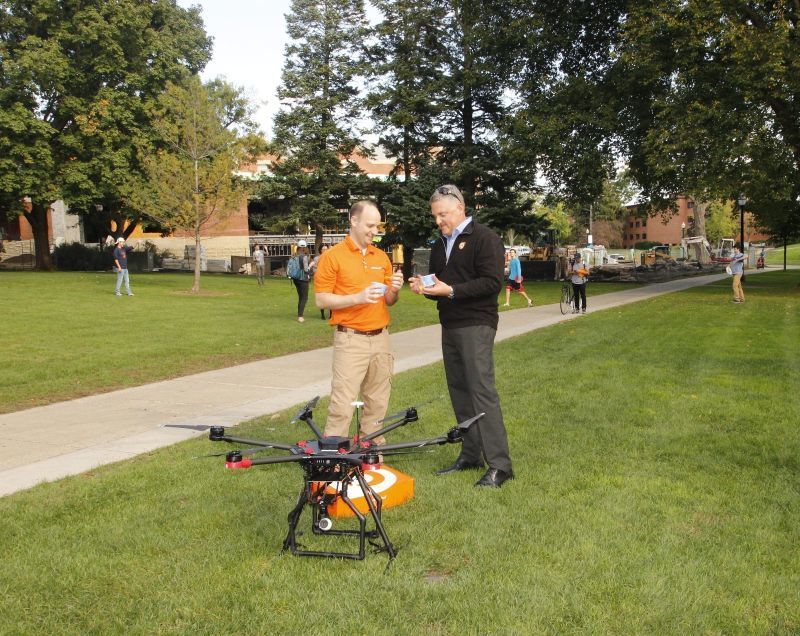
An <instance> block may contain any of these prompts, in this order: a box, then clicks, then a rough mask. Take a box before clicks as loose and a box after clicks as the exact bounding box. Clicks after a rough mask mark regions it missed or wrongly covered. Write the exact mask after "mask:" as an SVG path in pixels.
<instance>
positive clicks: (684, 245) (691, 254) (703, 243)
mask: <svg viewBox="0 0 800 636" xmlns="http://www.w3.org/2000/svg"><path fill="white" fill-rule="evenodd" d="M681 251H682V252H683V256H684V258H685V259H686V260H687V261H697V262H698V263H701V264H703V265H706V264H708V263H710V262H711V261H712V260H713V252H712V250H711V244H710V243H709V242H708V241H707V240H706V238H705V237H704V236H687V237H684V238H682V239H681Z"/></svg>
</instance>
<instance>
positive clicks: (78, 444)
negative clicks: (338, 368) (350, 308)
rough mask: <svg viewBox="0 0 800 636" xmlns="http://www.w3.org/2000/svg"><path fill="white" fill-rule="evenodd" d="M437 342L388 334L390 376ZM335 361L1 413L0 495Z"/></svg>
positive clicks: (218, 414) (538, 316)
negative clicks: (392, 356) (392, 366)
mask: <svg viewBox="0 0 800 636" xmlns="http://www.w3.org/2000/svg"><path fill="white" fill-rule="evenodd" d="M750 273H751V272H750V271H748V275H750ZM725 278H726V276H725V275H724V274H716V275H709V276H698V277H695V278H686V279H681V280H675V281H670V282H667V283H658V284H654V285H649V286H646V287H638V288H635V289H629V290H625V291H620V292H614V293H609V294H602V295H600V296H593V297H592V298H591V301H590V302H591V304H590V308H589V309H590V312H591V313H594V312H596V311H601V310H604V309H609V308H611V307H617V306H619V305H626V304H629V303H633V302H637V301H640V300H644V299H647V298H653V297H655V296H660V295H662V294H668V293H671V292H674V291H679V290H683V289H688V288H690V287H696V286H698V285H706V284H708V283H712V282H715V281H719V280H722V279H725ZM577 318H580V317H579V316H576V315H572V314H567V315H566V316H562V315H561V312H560V310H559V306H558V304H553V305H543V306H536V307H533V308H532V309H528V308H524V309H517V310H512V311H506V312H503V313H501V314H500V325H499V327H498V331H497V340H498V341H499V340H505V339H506V338H512V337H514V336H518V335H520V334H524V333H527V332H529V331H533V330H534V329H540V328H542V327H547V326H549V325H553V324H556V323H558V322H562V321H565V320H573V319H577ZM439 337H440V329H439V325H438V324H436V325H432V326H428V327H421V328H419V329H413V330H410V331H404V332H400V333H397V334H393V335H392V348H393V350H394V352H395V371H396V372H397V373H399V372H401V371H407V370H408V369H413V368H416V367H420V366H424V365H426V364H430V363H432V362H436V361H438V360H440V359H441V347H440V340H439ZM331 361H332V349H331V348H330V347H328V348H326V349H317V350H315V351H305V352H302V353H295V354H292V355H288V356H283V357H280V358H271V359H269V360H262V361H259V362H250V363H248V364H242V365H239V366H235V367H229V368H227V369H219V370H217V371H208V372H205V373H198V374H196V375H190V376H186V377H182V378H177V379H175V380H166V381H163V382H155V383H153V384H147V385H144V386H139V387H135V388H130V389H123V390H120V391H113V392H111V393H104V394H101V395H93V396H90V397H85V398H80V399H77V400H70V401H68V402H59V403H57V404H51V405H48V406H42V407H37V408H33V409H28V410H25V411H18V412H16V413H8V414H6V415H0V496H3V495H8V494H11V493H14V492H17V491H19V490H24V489H25V488H30V487H31V486H34V485H36V484H37V483H40V482H42V481H52V480H55V479H60V478H61V477H66V476H67V475H75V474H78V473H81V472H84V471H87V470H89V469H91V468H94V467H96V466H99V465H101V464H107V463H111V462H115V461H120V460H123V459H129V458H131V457H134V456H136V455H138V454H140V453H145V452H148V451H151V450H153V449H156V448H160V447H162V446H168V445H170V444H174V443H176V442H179V441H181V440H184V439H188V438H190V437H194V436H197V435H200V434H201V433H199V432H197V431H193V430H188V429H181V428H164V425H165V424H214V425H219V426H235V425H236V424H238V423H239V422H242V421H244V420H247V419H251V418H254V417H258V416H261V415H266V414H269V413H274V412H277V411H281V410H283V409H285V408H288V407H290V406H292V405H295V404H299V403H301V402H304V401H306V400H308V399H310V398H312V397H314V396H315V395H326V394H327V393H328V392H329V390H330V368H331Z"/></svg>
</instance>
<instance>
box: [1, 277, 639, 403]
mask: <svg viewBox="0 0 800 636" xmlns="http://www.w3.org/2000/svg"><path fill="white" fill-rule="evenodd" d="M115 281H116V275H115V274H113V273H94V272H89V273H71V272H59V273H49V274H48V273H38V272H2V273H0V294H2V298H3V318H4V320H3V329H2V331H1V332H0V351H2V352H3V363H2V364H0V413H3V412H9V411H14V410H20V409H23V408H27V407H31V406H38V405H41V404H48V403H51V402H59V401H62V400H66V399H70V398H75V397H80V396H84V395H91V394H94V393H98V392H104V391H110V390H113V389H119V388H124V387H128V386H136V385H141V384H146V383H148V382H155V381H157V380H163V379H167V378H173V377H178V376H182V375H188V374H190V373H196V372H200V371H207V370H209V369H217V368H222V367H226V366H230V365H234V364H239V363H243V362H249V361H251V360H258V359H262V358H267V357H272V356H280V355H284V354H287V353H293V352H296V351H305V350H309V349H316V348H320V347H328V346H330V345H331V342H332V336H331V327H330V326H329V325H328V324H327V321H323V320H321V319H320V313H319V310H317V309H316V307H315V306H314V299H313V292H312V293H310V294H309V295H310V296H311V297H310V299H309V303H308V305H307V307H306V312H305V317H306V322H305V323H303V324H300V323H298V322H297V294H296V292H295V290H294V287H293V286H292V285H291V283H290V282H289V281H288V279H267V281H266V284H265V285H264V287H259V286H258V285H257V284H256V281H255V278H253V277H244V276H230V275H203V277H202V279H201V289H202V293H201V294H200V295H198V296H193V295H191V294H189V293H188V290H189V289H190V288H191V284H192V279H191V276H190V275H186V274H138V273H132V274H131V285H132V289H133V292H134V294H135V295H134V296H133V297H132V298H129V297H128V296H125V295H123V296H121V297H116V296H114V284H115ZM628 287H629V286H628ZM528 288H529V291H531V292H532V293H533V297H534V298H535V299H536V302H537V303H539V302H557V301H558V294H559V291H558V290H559V287H558V283H554V282H553V283H529V284H528ZM625 288H626V286H625V285H619V284H605V283H604V284H602V285H600V284H598V285H593V286H591V289H590V293H592V294H599V293H605V292H610V291H617V290H619V289H625ZM522 300H523V299H522V298H521V297H519V296H518V295H515V296H514V301H515V303H516V306H517V307H518V306H520V305H521V304H523V303H522V302H521V301H522ZM391 316H392V330H393V331H401V330H405V329H411V328H414V327H419V326H422V325H427V324H432V323H435V322H436V321H437V314H436V308H435V304H434V303H433V302H431V301H429V300H427V299H425V298H423V297H421V296H417V295H415V294H412V293H410V292H409V291H408V289H406V290H404V292H403V293H402V296H401V300H400V301H399V302H398V303H397V304H396V305H395V306H394V307H393V308H392V309H391Z"/></svg>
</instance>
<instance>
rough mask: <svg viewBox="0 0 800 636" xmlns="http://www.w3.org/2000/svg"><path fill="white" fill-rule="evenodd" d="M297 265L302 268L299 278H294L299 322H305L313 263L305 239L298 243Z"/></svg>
mask: <svg viewBox="0 0 800 636" xmlns="http://www.w3.org/2000/svg"><path fill="white" fill-rule="evenodd" d="M296 256H297V264H298V265H299V268H300V273H299V276H298V277H297V278H294V277H293V278H292V282H293V283H294V286H295V289H296V290H297V322H305V321H306V319H305V318H303V314H304V313H305V311H306V302H308V281H309V280H310V278H311V277H310V276H309V273H308V270H309V267H310V265H311V262H310V261H309V258H308V243H306V242H305V241H304V240H303V239H300V240H299V241H297V254H296Z"/></svg>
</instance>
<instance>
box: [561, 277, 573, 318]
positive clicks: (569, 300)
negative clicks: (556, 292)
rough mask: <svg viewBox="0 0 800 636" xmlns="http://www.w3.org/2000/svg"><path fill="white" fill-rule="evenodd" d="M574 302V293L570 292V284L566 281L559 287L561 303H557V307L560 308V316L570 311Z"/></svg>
mask: <svg viewBox="0 0 800 636" xmlns="http://www.w3.org/2000/svg"><path fill="white" fill-rule="evenodd" d="M574 300H575V296H574V292H573V291H572V283H570V282H569V281H567V282H566V283H564V284H563V285H562V286H561V301H560V302H559V306H560V307H561V315H562V316H563V315H564V314H566V313H567V312H568V311H572V305H573V303H574Z"/></svg>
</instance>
